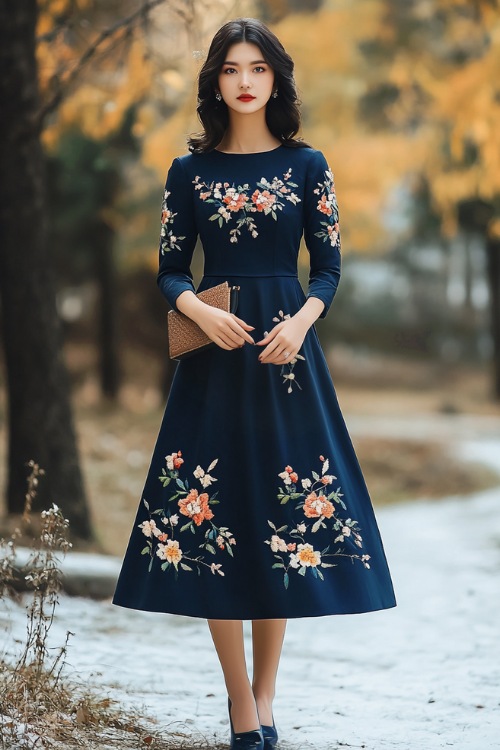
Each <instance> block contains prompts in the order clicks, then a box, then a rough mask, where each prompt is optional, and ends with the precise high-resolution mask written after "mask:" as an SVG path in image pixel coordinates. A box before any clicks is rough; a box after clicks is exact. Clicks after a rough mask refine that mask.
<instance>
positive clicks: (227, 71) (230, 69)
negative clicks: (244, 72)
mask: <svg viewBox="0 0 500 750" xmlns="http://www.w3.org/2000/svg"><path fill="white" fill-rule="evenodd" d="M232 70H236V68H225V69H224V71H223V72H224V73H229V72H230V71H232ZM254 70H262V71H264V73H265V72H266V69H265V68H263V67H262V65H256V66H255V68H254Z"/></svg>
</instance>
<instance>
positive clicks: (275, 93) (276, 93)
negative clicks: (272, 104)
mask: <svg viewBox="0 0 500 750" xmlns="http://www.w3.org/2000/svg"><path fill="white" fill-rule="evenodd" d="M277 96H278V89H276V91H275V92H274V94H273V98H274V99H276V97H277Z"/></svg>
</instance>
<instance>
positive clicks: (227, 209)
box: [193, 168, 301, 242]
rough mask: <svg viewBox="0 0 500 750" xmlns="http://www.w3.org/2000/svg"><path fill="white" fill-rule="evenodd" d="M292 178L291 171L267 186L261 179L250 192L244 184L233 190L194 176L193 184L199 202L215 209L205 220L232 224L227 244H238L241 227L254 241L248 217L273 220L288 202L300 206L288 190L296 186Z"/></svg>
mask: <svg viewBox="0 0 500 750" xmlns="http://www.w3.org/2000/svg"><path fill="white" fill-rule="evenodd" d="M291 175H292V170H291V168H289V169H288V171H287V172H284V173H283V179H282V180H279V179H278V178H277V177H274V178H273V180H272V181H271V182H269V180H267V179H266V178H265V177H261V179H260V181H259V182H257V183H256V184H257V186H258V189H257V188H256V189H255V190H252V189H251V187H250V185H249V184H248V183H245V184H244V185H238V186H235V184H234V183H233V184H232V185H230V184H229V182H211V183H210V184H207V183H206V182H201V181H200V176H199V175H196V177H195V179H194V180H193V184H194V185H195V189H196V190H199V191H200V192H199V197H200V200H202V201H205V202H206V203H213V204H214V207H215V209H216V211H215V213H214V214H212V215H211V216H210V217H209V220H210V221H218V223H219V227H222V226H223V225H224V222H226V224H227V223H229V222H230V221H233V219H234V220H236V226H235V227H234V228H233V229H231V230H230V232H229V235H230V240H229V241H230V242H238V236H239V235H241V231H240V229H241V227H243V226H246V227H247V229H248V231H249V232H250V234H251V235H252V237H254V238H255V237H257V236H258V234H259V233H258V232H257V225H256V224H255V222H254V221H253V219H252V214H255V213H261V214H264V215H265V216H268V215H271V216H272V218H273V219H274V220H275V221H276V220H277V218H278V217H277V211H282V210H283V208H284V206H285V202H284V200H287V201H290V202H291V203H293V204H294V205H296V204H297V203H300V202H301V200H300V198H299V197H298V196H297V195H296V194H295V193H294V192H293V190H292V189H291V188H296V187H298V185H297V184H296V183H295V182H292V181H291V180H290V177H291ZM283 199H284V200H283Z"/></svg>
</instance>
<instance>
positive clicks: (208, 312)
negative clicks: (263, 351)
mask: <svg viewBox="0 0 500 750" xmlns="http://www.w3.org/2000/svg"><path fill="white" fill-rule="evenodd" d="M176 305H177V309H178V310H179V311H180V312H182V313H184V314H185V315H187V316H188V317H189V318H191V320H194V322H195V323H196V324H197V325H199V326H200V328H201V330H202V331H204V332H205V333H206V334H207V336H208V337H209V339H211V340H212V341H213V342H215V343H216V344H217V346H220V347H221V349H238V348H239V347H241V346H243V344H244V343H245V341H248V343H249V344H255V341H254V340H253V338H252V337H251V336H250V334H249V333H248V331H252V330H253V329H254V328H255V326H251V325H248V323H245V321H244V320H242V319H241V318H238V317H237V316H236V315H235V314H234V313H229V312H226V311H225V310H220V309H219V308H218V307H212V305H207V304H206V302H202V301H201V299H200V298H199V297H197V296H196V295H195V293H194V292H192V291H191V290H190V289H186V290H184V291H183V292H181V294H179V296H178V297H177V300H176Z"/></svg>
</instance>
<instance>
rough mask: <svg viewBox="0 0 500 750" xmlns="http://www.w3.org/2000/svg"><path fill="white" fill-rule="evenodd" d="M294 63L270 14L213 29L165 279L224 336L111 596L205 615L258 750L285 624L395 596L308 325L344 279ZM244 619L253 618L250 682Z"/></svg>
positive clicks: (200, 377) (187, 396)
mask: <svg viewBox="0 0 500 750" xmlns="http://www.w3.org/2000/svg"><path fill="white" fill-rule="evenodd" d="M293 68H294V65H293V61H292V59H291V58H290V56H289V55H288V54H287V52H286V51H285V50H284V48H283V46H282V45H281V43H280V41H279V40H278V39H277V38H276V36H275V35H274V34H273V33H272V32H271V31H270V30H269V29H268V28H267V27H266V26H265V25H264V24H263V23H261V22H260V21H258V20H256V19H253V18H238V19H235V20H233V21H230V22H228V23H226V24H225V25H224V26H222V28H221V29H219V31H218V32H217V33H216V34H215V37H214V38H213V40H212V43H211V45H210V49H209V52H208V55H207V59H206V61H205V63H204V65H203V67H202V69H201V71H200V74H199V87H198V114H199V117H200V120H201V122H202V124H203V126H204V130H203V131H202V132H201V133H199V134H197V135H195V136H193V137H192V138H190V139H189V149H190V153H189V154H185V155H182V156H179V157H177V158H175V159H174V160H173V162H172V165H171V167H170V169H169V172H168V176H167V181H166V186H165V193H164V200H163V205H162V229H161V238H160V266H159V273H158V285H159V287H160V290H161V291H162V293H163V294H164V296H165V297H166V299H167V300H168V302H169V303H170V304H171V306H172V307H173V308H174V309H176V310H178V311H180V312H182V313H184V314H185V315H187V316H188V317H189V318H191V319H192V320H194V321H195V322H196V323H197V324H198V325H199V326H200V327H201V328H202V329H203V331H205V333H206V334H207V335H208V336H209V338H210V339H211V340H212V341H213V342H214V343H215V344H216V346H212V347H211V348H208V349H206V350H204V351H202V352H199V353H198V354H196V355H195V356H192V357H191V358H188V359H184V360H182V361H181V362H180V363H179V365H178V367H177V370H176V373H175V376H174V380H173V383H172V388H171V392H170V396H169V399H168V403H167V405H166V409H165V415H164V418H163V421H162V424H161V427H160V432H159V435H158V439H157V443H156V447H155V450H154V453H153V457H152V461H151V466H150V469H149V473H148V476H147V479H146V484H145V488H144V494H143V497H142V500H141V503H140V505H139V509H138V512H137V517H136V520H135V523H134V526H133V530H132V533H131V537H130V541H129V545H128V548H127V551H126V554H125V559H124V562H123V566H122V570H121V573H120V577H119V580H118V583H117V587H116V592H115V595H114V599H113V602H114V603H115V604H118V605H121V606H124V607H131V608H134V609H143V610H149V611H157V612H169V613H173V614H181V615H187V616H192V617H203V618H206V619H207V620H208V626H209V629H210V632H211V635H212V638H213V641H214V644H215V648H216V650H217V654H218V656H219V658H220V663H221V666H222V670H223V673H224V679H225V683H226V687H227V691H228V696H229V699H228V707H229V716H230V720H231V747H232V748H235V747H239V748H254V749H255V748H258V749H259V750H262V748H266V750H269V748H272V747H274V746H275V744H276V741H277V731H276V725H275V723H274V718H273V710H272V703H273V698H274V692H275V681H276V674H277V669H278V663H279V659H280V653H281V648H282V643H283V638H284V633H285V627H286V621H287V618H289V617H317V616H322V615H329V614H347V613H355V612H368V611H373V610H379V609H386V608H390V607H394V606H395V605H396V600H395V596H394V591H393V587H392V582H391V577H390V573H389V570H388V566H387V561H386V557H385V552H384V549H383V545H382V540H381V538H380V533H379V530H378V527H377V523H376V520H375V517H374V512H373V507H372V504H371V500H370V497H369V495H368V490H367V488H366V484H365V482H364V479H363V475H362V473H361V469H360V466H359V463H358V461H357V458H356V455H355V452H354V449H353V446H352V443H351V440H350V438H349V434H348V432H347V429H346V426H345V423H344V420H343V417H342V414H341V411H340V408H339V405H338V402H337V398H336V394H335V390H334V386H333V383H332V380H331V377H330V374H329V371H328V367H327V364H326V360H325V357H324V354H323V351H322V349H321V346H320V343H319V340H318V336H317V333H316V330H315V327H314V323H315V321H316V320H317V319H318V318H324V317H325V316H326V314H327V312H328V309H329V307H330V305H331V302H332V300H333V297H334V295H335V292H336V289H337V285H338V281H339V278H340V269H341V260H340V257H341V256H340V229H339V223H338V206H337V201H336V196H335V187H334V182H333V174H332V172H331V170H330V168H329V165H328V163H327V161H326V159H325V157H324V155H323V154H322V152H321V151H319V150H317V149H314V148H312V147H311V146H309V145H308V144H307V143H305V142H304V141H302V140H298V139H295V137H294V136H295V135H296V133H297V132H298V130H299V125H300V117H299V109H298V100H297V92H296V88H295V82H294V78H293ZM303 232H304V238H305V242H306V245H307V248H308V250H309V253H310V266H311V270H310V277H309V288H308V293H307V296H306V295H305V294H304V292H303V290H302V287H301V285H300V283H299V280H298V277H297V255H298V250H299V245H300V239H301V235H302V233H303ZM198 234H199V235H200V238H201V240H202V243H203V250H204V255H205V268H204V275H203V279H202V281H201V283H200V284H199V286H198V288H197V289H196V290H195V288H194V285H193V277H192V274H191V271H190V264H191V259H192V254H193V250H194V247H195V244H196V240H197V237H198ZM223 281H228V282H229V284H230V285H238V286H239V287H240V292H239V303H238V309H237V311H236V313H226V312H224V311H221V310H219V309H216V308H213V307H211V306H209V305H207V304H205V303H204V302H202V301H201V300H200V299H198V298H197V297H196V292H198V291H202V290H203V289H207V288H209V287H212V286H215V285H217V284H219V283H221V282H223ZM242 620H251V621H252V637H253V677H252V682H251V683H250V680H249V677H248V675H247V669H246V664H245V655H244V643H243V628H242Z"/></svg>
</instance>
